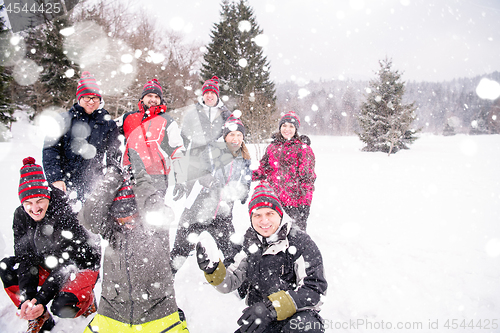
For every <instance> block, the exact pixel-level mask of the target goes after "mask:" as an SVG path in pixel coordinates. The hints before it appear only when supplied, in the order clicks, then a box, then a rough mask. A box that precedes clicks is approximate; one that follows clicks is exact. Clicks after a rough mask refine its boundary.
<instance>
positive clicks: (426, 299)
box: [0, 122, 500, 333]
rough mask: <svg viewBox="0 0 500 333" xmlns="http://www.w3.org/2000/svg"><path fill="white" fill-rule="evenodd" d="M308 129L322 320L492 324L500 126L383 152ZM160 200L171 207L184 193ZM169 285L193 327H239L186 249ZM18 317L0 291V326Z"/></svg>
mask: <svg viewBox="0 0 500 333" xmlns="http://www.w3.org/2000/svg"><path fill="white" fill-rule="evenodd" d="M13 135H14V139H13V141H12V142H9V143H0V174H1V175H2V184H3V185H2V188H3V190H2V191H1V193H0V198H1V202H2V204H1V207H0V217H1V220H0V227H1V230H2V231H1V234H2V237H0V255H2V256H6V255H12V254H13V249H12V246H13V244H12V229H11V223H12V213H13V211H14V209H15V207H16V206H18V205H19V201H18V197H17V187H18V182H19V169H20V167H21V164H22V159H23V158H24V157H26V156H28V155H31V156H34V157H35V158H36V159H37V161H38V162H41V141H42V138H41V136H40V133H39V132H38V131H37V129H36V128H35V127H33V126H31V125H29V124H27V123H26V122H21V123H16V124H14V125H13ZM311 139H312V145H311V146H312V148H313V150H314V152H315V154H316V159H317V164H316V172H317V175H318V179H317V182H316V185H317V188H316V192H315V197H314V200H313V206H312V209H311V216H310V218H309V222H308V223H309V226H308V232H309V234H310V235H311V236H312V238H313V239H314V240H315V241H316V243H317V244H318V246H319V248H320V249H321V251H322V254H323V260H324V263H325V269H326V277H327V279H328V282H329V288H328V296H327V297H326V299H325V303H324V305H323V310H322V312H321V315H322V316H323V318H324V319H325V320H326V322H325V323H326V328H327V332H333V330H334V329H335V330H336V331H339V332H365V331H379V332H380V331H395V332H398V331H400V332H404V331H407V332H442V331H458V332H473V331H474V332H494V331H497V332H498V331H500V328H499V325H500V283H499V281H500V172H499V167H500V135H491V136H464V135H458V136H453V137H442V136H432V135H422V137H421V138H420V139H419V140H417V141H416V142H415V144H414V145H413V146H412V147H411V149H410V150H408V151H402V152H399V153H397V154H395V155H392V156H390V157H388V156H387V155H386V154H383V153H364V152H361V151H360V148H361V147H362V143H361V142H360V141H359V140H358V138H357V137H312V138H311ZM251 148H252V149H253V148H254V147H251ZM254 156H255V154H252V157H254ZM169 203H170V204H172V205H173V208H174V210H175V211H176V213H177V216H179V215H180V211H181V210H182V202H175V203H174V202H172V201H169ZM234 223H235V227H236V229H237V231H238V232H241V233H243V232H244V230H245V229H246V228H247V227H248V226H249V223H250V222H249V218H248V213H247V210H246V206H242V205H239V204H237V205H236V207H235V221H234ZM174 235H175V229H172V231H171V238H172V239H171V242H172V241H173V237H174ZM175 287H176V293H177V300H178V304H179V306H180V307H181V308H182V309H183V310H184V311H185V313H186V315H187V319H188V325H189V328H190V331H191V332H192V333H201V332H234V331H235V330H236V329H237V327H238V326H237V324H236V320H237V319H238V318H239V316H240V314H241V310H242V309H243V308H244V307H245V305H244V302H243V301H242V300H240V299H239V298H238V297H237V296H236V295H235V294H229V295H222V294H219V293H218V292H216V291H215V290H214V289H213V288H212V287H211V286H210V285H208V284H206V283H205V281H204V277H203V274H202V273H201V271H199V270H198V267H197V265H196V262H195V258H194V257H193V256H191V257H190V258H189V259H188V261H187V262H186V264H185V265H184V266H183V267H182V269H181V270H180V271H179V272H178V274H177V277H176V283H175ZM98 292H99V287H98ZM89 320H90V319H65V320H59V322H58V324H57V325H56V327H55V328H54V330H53V332H72V333H74V332H82V331H83V329H84V327H85V325H86V324H87V322H88V321H89ZM25 325H26V324H25V321H21V320H18V319H17V318H16V317H15V308H14V306H13V305H12V303H11V301H10V300H9V299H8V297H7V295H6V294H5V293H4V292H0V332H21V331H22V330H23V329H25V327H26V326H25ZM471 325H474V326H475V327H474V329H473V328H471V327H470V326H471Z"/></svg>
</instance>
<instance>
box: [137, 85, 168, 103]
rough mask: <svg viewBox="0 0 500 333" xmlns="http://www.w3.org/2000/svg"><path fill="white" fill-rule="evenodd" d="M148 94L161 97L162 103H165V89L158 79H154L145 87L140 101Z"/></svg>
mask: <svg viewBox="0 0 500 333" xmlns="http://www.w3.org/2000/svg"><path fill="white" fill-rule="evenodd" d="M147 94H157V95H158V96H160V99H161V102H162V103H163V89H162V88H161V85H160V82H158V80H157V79H152V80H151V81H148V82H147V83H146V84H145V85H144V88H143V89H142V94H141V98H140V99H139V100H141V99H143V98H144V96H146V95H147Z"/></svg>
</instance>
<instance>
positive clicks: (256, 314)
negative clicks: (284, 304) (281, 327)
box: [238, 300, 277, 333]
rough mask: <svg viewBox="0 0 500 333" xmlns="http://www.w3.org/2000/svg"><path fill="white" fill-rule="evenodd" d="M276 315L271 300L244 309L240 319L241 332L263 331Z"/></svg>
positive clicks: (256, 332)
mask: <svg viewBox="0 0 500 333" xmlns="http://www.w3.org/2000/svg"><path fill="white" fill-rule="evenodd" d="M276 317H277V315H276V310H275V309H274V307H273V304H272V303H271V301H270V300H265V301H264V302H259V303H255V304H254V305H252V306H250V307H248V308H246V309H245V310H243V315H242V316H241V317H240V319H238V325H240V332H247V333H262V332H264V331H265V330H266V328H267V326H269V324H270V323H271V322H272V321H274V320H276Z"/></svg>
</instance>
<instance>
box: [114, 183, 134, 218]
mask: <svg viewBox="0 0 500 333" xmlns="http://www.w3.org/2000/svg"><path fill="white" fill-rule="evenodd" d="M109 213H110V214H111V216H113V217H118V218H120V217H127V216H132V215H134V214H135V213H137V203H136V201H135V194H134V191H133V190H132V186H131V185H130V181H129V180H127V179H124V180H123V183H122V186H121V187H120V189H119V190H118V192H117V193H116V196H115V198H114V199H113V203H112V204H111V207H110V208H109Z"/></svg>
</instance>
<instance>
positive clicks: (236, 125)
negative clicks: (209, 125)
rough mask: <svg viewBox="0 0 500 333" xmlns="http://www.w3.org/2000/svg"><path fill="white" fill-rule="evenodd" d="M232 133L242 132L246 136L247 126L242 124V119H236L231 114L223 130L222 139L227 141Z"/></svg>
mask: <svg viewBox="0 0 500 333" xmlns="http://www.w3.org/2000/svg"><path fill="white" fill-rule="evenodd" d="M232 131H240V132H241V133H243V136H245V126H243V123H242V122H241V119H240V118H236V117H235V116H234V114H231V115H230V116H229V118H227V120H226V123H225V124H224V128H223V129H222V137H223V138H224V139H226V136H227V135H228V134H229V133H230V132H232Z"/></svg>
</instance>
